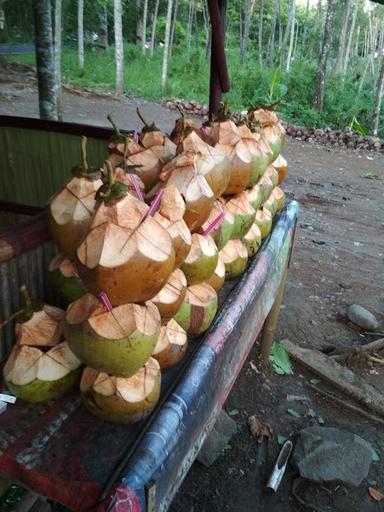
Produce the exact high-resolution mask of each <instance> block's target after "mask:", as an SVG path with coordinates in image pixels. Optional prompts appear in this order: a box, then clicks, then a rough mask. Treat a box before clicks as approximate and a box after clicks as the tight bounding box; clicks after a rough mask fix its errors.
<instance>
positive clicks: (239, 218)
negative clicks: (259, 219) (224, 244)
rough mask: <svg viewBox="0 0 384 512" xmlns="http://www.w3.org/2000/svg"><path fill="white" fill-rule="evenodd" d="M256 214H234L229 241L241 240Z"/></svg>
mask: <svg viewBox="0 0 384 512" xmlns="http://www.w3.org/2000/svg"><path fill="white" fill-rule="evenodd" d="M255 215H256V212H255V213H253V214H250V215H248V214H234V216H235V224H234V226H233V231H232V236H231V240H241V239H242V238H244V237H245V235H246V234H247V233H248V231H249V230H250V229H251V226H252V224H253V223H254V221H255Z"/></svg>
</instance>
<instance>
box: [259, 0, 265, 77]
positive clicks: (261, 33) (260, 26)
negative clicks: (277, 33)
mask: <svg viewBox="0 0 384 512" xmlns="http://www.w3.org/2000/svg"><path fill="white" fill-rule="evenodd" d="M263 17H264V0H260V13H259V34H258V36H259V64H260V67H263Z"/></svg>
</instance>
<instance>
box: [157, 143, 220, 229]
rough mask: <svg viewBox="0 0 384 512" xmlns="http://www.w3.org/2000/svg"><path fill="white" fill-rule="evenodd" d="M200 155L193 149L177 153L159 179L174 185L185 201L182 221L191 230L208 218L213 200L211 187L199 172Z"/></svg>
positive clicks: (198, 226) (168, 184)
mask: <svg viewBox="0 0 384 512" xmlns="http://www.w3.org/2000/svg"><path fill="white" fill-rule="evenodd" d="M201 163H202V157H201V156H200V155H197V154H196V153H194V152H193V151H188V152H185V153H181V154H179V155H178V156H177V157H176V158H174V159H173V160H171V161H170V162H169V163H168V164H167V165H165V166H164V167H163V171H162V173H161V174H160V179H161V180H162V181H165V182H166V183H167V187H168V186H170V185H174V186H175V187H176V188H177V189H178V191H179V192H180V194H181V195H182V197H183V199H184V202H185V214H184V217H183V219H184V221H185V223H186V225H187V226H188V228H189V230H190V231H191V232H194V231H197V230H198V229H199V228H200V227H201V226H202V225H203V224H204V222H205V221H206V220H207V219H208V217H209V214H210V213H211V210H212V207H213V203H214V200H215V197H214V194H213V192H212V189H211V187H210V186H209V185H208V182H207V180H206V179H205V177H204V176H202V175H201V173H200V166H201Z"/></svg>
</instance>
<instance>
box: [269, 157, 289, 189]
mask: <svg viewBox="0 0 384 512" xmlns="http://www.w3.org/2000/svg"><path fill="white" fill-rule="evenodd" d="M272 167H273V168H274V169H276V171H277V172H278V175H279V181H278V185H280V184H281V183H283V181H284V180H285V179H286V177H287V174H288V164H287V161H286V159H285V158H284V157H283V155H279V156H278V157H277V158H276V160H275V161H273V162H272Z"/></svg>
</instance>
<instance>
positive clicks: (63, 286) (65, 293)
mask: <svg viewBox="0 0 384 512" xmlns="http://www.w3.org/2000/svg"><path fill="white" fill-rule="evenodd" d="M48 273H49V278H50V282H51V283H52V286H53V289H54V290H55V292H56V293H57V294H58V295H60V297H62V298H63V299H64V300H65V301H66V302H68V303H70V302H74V301H75V300H77V299H79V298H80V297H81V296H82V295H84V293H86V292H87V288H86V287H85V285H84V283H83V282H82V280H81V279H80V277H79V276H78V274H77V270H76V268H75V265H74V264H73V262H72V260H70V259H69V258H67V257H66V256H64V255H63V254H60V253H59V254H57V255H56V256H55V257H54V258H53V259H52V260H51V262H50V264H49V267H48Z"/></svg>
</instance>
